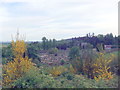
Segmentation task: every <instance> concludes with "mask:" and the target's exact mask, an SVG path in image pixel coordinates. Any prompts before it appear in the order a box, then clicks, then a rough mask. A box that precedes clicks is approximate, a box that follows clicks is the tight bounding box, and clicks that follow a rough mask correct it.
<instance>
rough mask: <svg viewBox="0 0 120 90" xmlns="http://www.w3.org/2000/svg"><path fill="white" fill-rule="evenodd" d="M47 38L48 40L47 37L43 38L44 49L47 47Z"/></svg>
mask: <svg viewBox="0 0 120 90" xmlns="http://www.w3.org/2000/svg"><path fill="white" fill-rule="evenodd" d="M46 40H47V39H46V37H43V38H42V47H43V49H44V50H45V49H46Z"/></svg>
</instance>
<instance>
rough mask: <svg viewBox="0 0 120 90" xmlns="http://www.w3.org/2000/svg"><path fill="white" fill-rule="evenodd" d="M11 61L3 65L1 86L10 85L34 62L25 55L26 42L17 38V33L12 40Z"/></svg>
mask: <svg viewBox="0 0 120 90" xmlns="http://www.w3.org/2000/svg"><path fill="white" fill-rule="evenodd" d="M12 51H13V55H14V58H13V61H11V62H8V63H7V64H5V65H4V66H3V86H4V87H9V88H11V87H12V85H11V84H12V82H14V81H15V80H17V79H18V78H20V77H22V76H23V75H24V74H25V73H26V72H27V71H29V70H30V69H31V68H32V67H34V64H33V63H32V62H31V60H30V59H29V58H28V57H27V56H25V55H24V54H25V52H26V44H25V42H24V40H20V39H19V35H17V38H16V41H14V40H13V41H12Z"/></svg>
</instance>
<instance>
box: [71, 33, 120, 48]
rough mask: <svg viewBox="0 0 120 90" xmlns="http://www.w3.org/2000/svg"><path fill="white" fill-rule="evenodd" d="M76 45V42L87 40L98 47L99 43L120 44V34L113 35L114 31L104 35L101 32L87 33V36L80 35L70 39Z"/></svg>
mask: <svg viewBox="0 0 120 90" xmlns="http://www.w3.org/2000/svg"><path fill="white" fill-rule="evenodd" d="M69 40H70V41H71V43H72V45H73V46H74V45H75V44H76V43H77V44H79V43H81V42H87V43H90V44H92V45H93V47H96V46H97V44H101V43H102V44H104V45H118V44H119V45H120V36H118V37H117V36H115V37H114V36H113V34H112V33H110V34H106V35H102V34H99V35H97V36H94V33H93V34H90V33H89V34H87V35H86V36H85V37H78V38H72V39H69Z"/></svg>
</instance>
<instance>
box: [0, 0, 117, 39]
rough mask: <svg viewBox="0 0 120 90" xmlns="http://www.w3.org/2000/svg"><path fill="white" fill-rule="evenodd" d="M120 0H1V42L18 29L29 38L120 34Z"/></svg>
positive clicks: (9, 37)
mask: <svg viewBox="0 0 120 90" xmlns="http://www.w3.org/2000/svg"><path fill="white" fill-rule="evenodd" d="M118 1H119V0H0V33H1V35H2V37H1V38H0V41H11V40H12V38H11V35H15V34H16V32H17V28H18V29H19V32H20V34H22V35H23V34H24V35H25V36H26V40H27V41H32V40H34V41H37V40H41V38H42V37H43V36H45V37H47V38H48V39H50V38H51V39H52V38H55V39H58V40H59V39H66V38H71V37H79V36H84V35H86V34H87V33H89V32H90V33H93V32H94V33H95V35H98V34H107V33H113V34H114V35H117V34H118Z"/></svg>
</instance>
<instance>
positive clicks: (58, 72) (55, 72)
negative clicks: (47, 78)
mask: <svg viewBox="0 0 120 90" xmlns="http://www.w3.org/2000/svg"><path fill="white" fill-rule="evenodd" d="M66 71H67V68H65V67H63V66H56V67H52V69H50V70H49V72H50V74H52V75H53V76H55V77H56V76H59V75H61V74H62V73H64V72H66Z"/></svg>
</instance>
